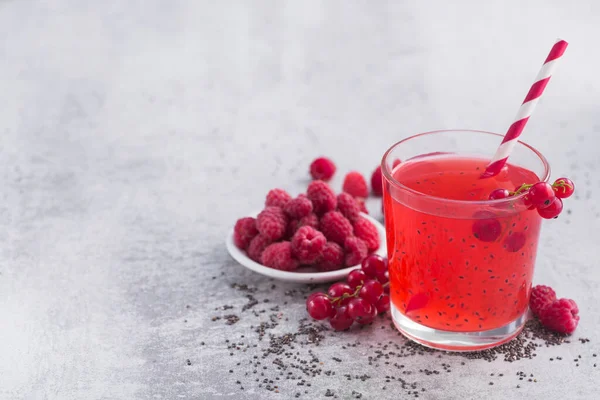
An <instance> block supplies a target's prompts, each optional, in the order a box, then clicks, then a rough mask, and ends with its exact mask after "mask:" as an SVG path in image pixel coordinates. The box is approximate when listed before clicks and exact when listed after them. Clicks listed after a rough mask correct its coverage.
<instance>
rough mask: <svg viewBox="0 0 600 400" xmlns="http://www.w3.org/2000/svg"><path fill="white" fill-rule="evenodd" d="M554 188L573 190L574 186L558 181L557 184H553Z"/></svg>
mask: <svg viewBox="0 0 600 400" xmlns="http://www.w3.org/2000/svg"><path fill="white" fill-rule="evenodd" d="M552 187H553V188H559V189H562V188H565V187H568V188H569V189H573V186H571V185H569V184H568V183H566V182H565V181H556V182H554V183H553V184H552Z"/></svg>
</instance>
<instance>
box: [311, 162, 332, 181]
mask: <svg viewBox="0 0 600 400" xmlns="http://www.w3.org/2000/svg"><path fill="white" fill-rule="evenodd" d="M333 174H335V164H334V163H333V161H331V160H330V159H329V158H325V157H319V158H317V159H316V160H315V161H313V162H312V163H311V164H310V176H312V178H313V179H321V180H323V181H328V180H330V179H331V177H332V176H333Z"/></svg>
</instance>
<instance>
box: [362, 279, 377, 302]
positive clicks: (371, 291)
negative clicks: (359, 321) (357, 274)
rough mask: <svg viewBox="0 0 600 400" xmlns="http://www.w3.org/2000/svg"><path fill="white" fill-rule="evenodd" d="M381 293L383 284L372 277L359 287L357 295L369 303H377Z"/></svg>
mask: <svg viewBox="0 0 600 400" xmlns="http://www.w3.org/2000/svg"><path fill="white" fill-rule="evenodd" d="M382 295H383V285H381V283H380V282H379V281H376V280H374V279H371V280H368V281H366V282H365V284H364V285H363V287H362V288H361V289H360V292H359V296H360V297H362V298H363V299H365V300H367V301H368V302H369V303H371V304H377V301H379V298H380V297H381V296H382Z"/></svg>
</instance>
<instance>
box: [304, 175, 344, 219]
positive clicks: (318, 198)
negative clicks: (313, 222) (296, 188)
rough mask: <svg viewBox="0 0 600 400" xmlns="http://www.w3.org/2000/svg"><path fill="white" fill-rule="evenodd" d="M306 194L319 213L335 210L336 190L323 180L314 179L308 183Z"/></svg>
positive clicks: (316, 212) (315, 210)
mask: <svg viewBox="0 0 600 400" xmlns="http://www.w3.org/2000/svg"><path fill="white" fill-rule="evenodd" d="M306 195H307V196H308V198H309V199H310V201H312V203H313V210H314V212H315V214H317V215H323V214H325V213H326V212H327V211H332V210H335V207H336V206H337V199H336V197H335V192H334V191H333V190H332V189H331V188H330V187H329V185H328V184H327V183H325V182H323V181H312V182H311V183H310V185H308V189H307V190H306Z"/></svg>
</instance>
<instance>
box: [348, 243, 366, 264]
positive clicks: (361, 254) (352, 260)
mask: <svg viewBox="0 0 600 400" xmlns="http://www.w3.org/2000/svg"><path fill="white" fill-rule="evenodd" d="M344 249H345V250H346V266H348V267H351V266H353V265H357V264H360V263H361V262H362V260H364V258H365V257H366V256H367V253H368V251H367V245H366V244H365V242H363V241H362V240H361V239H359V238H357V237H356V236H350V237H348V238H347V239H346V241H345V243H344Z"/></svg>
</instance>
